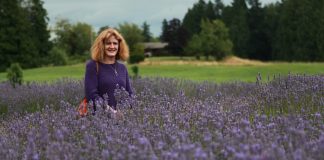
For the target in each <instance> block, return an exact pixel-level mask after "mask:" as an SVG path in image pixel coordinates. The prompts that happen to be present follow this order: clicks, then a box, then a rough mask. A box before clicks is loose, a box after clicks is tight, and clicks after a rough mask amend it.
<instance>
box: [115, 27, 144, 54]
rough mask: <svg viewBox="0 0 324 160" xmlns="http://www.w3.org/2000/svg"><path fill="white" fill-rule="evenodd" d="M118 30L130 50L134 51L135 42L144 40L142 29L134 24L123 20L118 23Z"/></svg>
mask: <svg viewBox="0 0 324 160" xmlns="http://www.w3.org/2000/svg"><path fill="white" fill-rule="evenodd" d="M118 30H119V32H120V33H121V34H122V35H123V37H124V38H125V40H126V42H127V44H128V46H129V50H130V52H134V51H135V49H136V45H137V43H140V42H143V40H144V37H143V35H142V33H143V31H142V30H141V28H139V27H138V26H137V25H136V24H132V23H127V22H125V23H122V24H119V27H118ZM143 54H144V53H143Z"/></svg>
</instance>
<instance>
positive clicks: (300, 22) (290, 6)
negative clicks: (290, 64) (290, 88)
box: [275, 0, 323, 61]
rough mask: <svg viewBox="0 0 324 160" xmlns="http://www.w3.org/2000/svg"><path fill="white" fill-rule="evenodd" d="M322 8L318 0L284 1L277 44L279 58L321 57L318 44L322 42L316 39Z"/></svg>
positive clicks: (307, 58) (312, 59)
mask: <svg viewBox="0 0 324 160" xmlns="http://www.w3.org/2000/svg"><path fill="white" fill-rule="evenodd" d="M321 9H322V6H321V5H320V2H319V1H316V0H286V1H283V4H282V8H281V13H280V15H281V16H280V19H279V24H278V26H279V27H278V31H277V41H276V45H275V49H276V50H275V53H277V54H275V57H276V58H277V59H283V60H288V61H293V60H297V61H302V60H307V61H315V60H318V59H319V58H318V57H321V55H320V54H318V53H320V51H319V47H318V46H320V45H322V44H319V43H318V41H316V40H317V39H318V38H316V37H318V35H319V34H318V31H319V28H320V27H321V25H320V23H321V18H322V17H321V18H320V17H319V16H320V15H321V14H318V13H320V12H322V11H323V10H321ZM320 10H321V11H320Z"/></svg>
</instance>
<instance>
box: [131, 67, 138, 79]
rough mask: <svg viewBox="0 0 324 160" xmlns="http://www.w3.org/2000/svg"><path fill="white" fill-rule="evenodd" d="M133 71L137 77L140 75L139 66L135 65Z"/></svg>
mask: <svg viewBox="0 0 324 160" xmlns="http://www.w3.org/2000/svg"><path fill="white" fill-rule="evenodd" d="M132 71H133V73H134V77H135V78H137V77H138V66H133V67H132Z"/></svg>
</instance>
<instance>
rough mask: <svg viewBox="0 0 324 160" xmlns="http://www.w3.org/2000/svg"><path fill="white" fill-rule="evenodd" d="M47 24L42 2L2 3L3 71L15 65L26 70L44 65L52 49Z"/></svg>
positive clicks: (0, 58) (11, 0)
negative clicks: (18, 64) (16, 63)
mask: <svg viewBox="0 0 324 160" xmlns="http://www.w3.org/2000/svg"><path fill="white" fill-rule="evenodd" d="M47 20H48V19H47V13H46V10H44V9H43V7H42V2H41V1H39V0H26V1H21V0H1V1H0V26H1V27H0V54H1V56H0V71H4V70H5V68H7V67H8V66H9V65H10V64H11V63H13V62H19V63H20V64H21V66H22V67H23V68H29V67H37V66H41V65H43V64H44V61H43V59H44V58H45V57H46V55H48V51H49V49H50V47H51V45H50V43H49V40H48V38H49V33H48V31H47Z"/></svg>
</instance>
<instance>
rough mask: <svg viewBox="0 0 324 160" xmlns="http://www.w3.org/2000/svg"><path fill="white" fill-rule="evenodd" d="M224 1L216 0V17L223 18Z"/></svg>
mask: <svg viewBox="0 0 324 160" xmlns="http://www.w3.org/2000/svg"><path fill="white" fill-rule="evenodd" d="M224 7H225V5H224V3H223V2H222V0H215V9H214V10H215V18H216V19H222V18H223V16H222V15H223V10H224Z"/></svg>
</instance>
